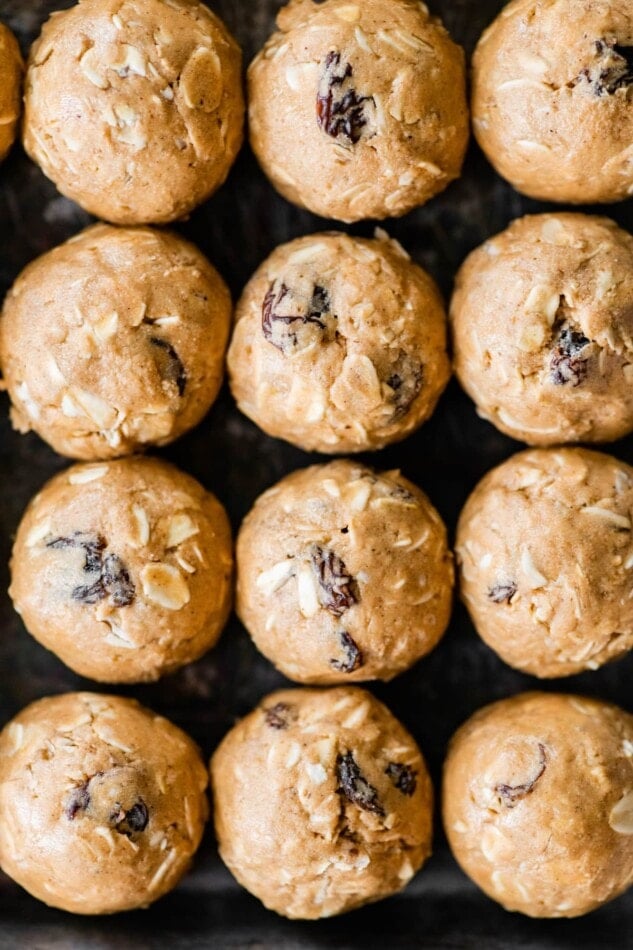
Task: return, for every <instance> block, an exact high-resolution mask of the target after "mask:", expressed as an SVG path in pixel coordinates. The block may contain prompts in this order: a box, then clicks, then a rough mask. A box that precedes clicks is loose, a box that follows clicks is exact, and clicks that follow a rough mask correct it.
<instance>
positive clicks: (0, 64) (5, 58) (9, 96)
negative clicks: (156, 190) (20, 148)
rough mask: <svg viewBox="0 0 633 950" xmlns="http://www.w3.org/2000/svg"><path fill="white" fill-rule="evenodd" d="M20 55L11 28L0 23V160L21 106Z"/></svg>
mask: <svg viewBox="0 0 633 950" xmlns="http://www.w3.org/2000/svg"><path fill="white" fill-rule="evenodd" d="M22 70H23V63H22V56H21V55H20V47H19V46H18V43H17V40H16V38H15V36H14V35H13V33H12V32H11V30H10V29H9V28H8V27H7V26H5V25H4V23H0V161H2V159H3V158H4V157H5V156H6V155H7V153H8V151H9V149H10V148H11V146H12V145H13V140H14V139H15V132H16V128H17V124H18V119H19V117H20V111H21V107H22V101H21V96H20V92H21V85H22Z"/></svg>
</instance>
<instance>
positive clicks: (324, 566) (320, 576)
mask: <svg viewBox="0 0 633 950" xmlns="http://www.w3.org/2000/svg"><path fill="white" fill-rule="evenodd" d="M310 563H311V565H312V570H313V571H314V573H315V574H316V577H317V580H318V582H319V600H320V601H321V604H322V605H323V607H325V609H326V610H329V611H330V613H332V614H334V616H335V617H340V616H341V614H343V613H344V612H345V611H346V610H348V609H349V608H350V607H351V606H353V604H356V603H358V599H359V598H358V587H357V584H356V582H355V580H354V578H353V577H352V576H351V574H349V573H348V570H347V568H346V567H345V564H344V562H343V561H342V560H341V558H340V557H339V556H338V555H337V554H335V553H334V551H332V549H331V548H326V547H322V546H321V545H319V544H313V545H312V547H311V548H310Z"/></svg>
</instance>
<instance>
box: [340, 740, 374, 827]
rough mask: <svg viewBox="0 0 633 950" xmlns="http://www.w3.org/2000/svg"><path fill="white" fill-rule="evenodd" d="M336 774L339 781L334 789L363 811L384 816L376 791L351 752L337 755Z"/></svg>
mask: <svg viewBox="0 0 633 950" xmlns="http://www.w3.org/2000/svg"><path fill="white" fill-rule="evenodd" d="M336 775H337V778H338V782H339V785H338V788H337V789H336V790H337V792H338V793H339V794H342V795H345V798H347V799H348V801H350V802H352V803H353V804H354V805H358V807H359V808H362V809H363V810H364V811H371V812H373V813H374V814H375V815H380V816H382V817H384V814H385V810H384V808H383V807H382V805H381V804H380V799H379V797H378V792H377V791H376V789H375V788H374V786H373V785H370V784H369V782H368V781H367V779H366V778H365V776H364V775H363V773H362V772H361V770H360V768H359V766H358V763H357V762H356V760H355V758H354V756H353V755H352V753H351V752H346V753H345V755H338V756H337V759H336Z"/></svg>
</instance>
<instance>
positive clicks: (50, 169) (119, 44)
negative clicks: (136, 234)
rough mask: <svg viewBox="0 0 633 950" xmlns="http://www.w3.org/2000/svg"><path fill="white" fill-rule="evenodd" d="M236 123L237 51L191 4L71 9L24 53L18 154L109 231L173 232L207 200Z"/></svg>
mask: <svg viewBox="0 0 633 950" xmlns="http://www.w3.org/2000/svg"><path fill="white" fill-rule="evenodd" d="M243 117H244V99H243V95H242V80H241V53H240V50H239V47H238V46H237V44H236V42H235V40H234V39H233V38H232V36H231V35H230V34H229V32H228V30H227V29H226V27H225V26H224V24H223V23H222V21H221V20H220V19H219V18H218V17H217V16H215V14H213V13H212V12H211V11H210V10H209V9H208V8H207V7H206V6H204V5H203V4H202V3H197V2H195V0H80V2H79V3H77V4H76V5H75V6H73V7H71V8H70V9H69V10H64V11H61V12H57V13H54V14H53V15H52V16H51V18H50V19H49V21H48V22H47V23H46V24H45V26H44V28H43V30H42V33H41V36H40V37H39V39H37V40H36V41H35V43H34V44H33V47H32V49H31V54H30V57H29V62H28V66H27V75H26V95H25V117H24V147H25V148H26V151H27V152H28V154H29V155H30V156H31V158H32V159H33V160H34V161H36V162H37V163H38V164H39V165H40V166H41V168H42V170H43V171H44V173H45V174H46V175H47V176H48V177H49V178H51V179H52V180H53V181H54V182H55V184H56V185H57V187H58V188H59V190H60V191H61V192H62V193H63V194H64V195H66V196H67V197H68V198H72V199H73V201H76V202H77V203H78V204H80V205H81V206H82V207H83V208H85V209H86V210H87V211H90V212H91V213H92V214H94V215H96V216H97V217H99V218H105V219H106V220H107V221H112V222H114V223H116V224H144V223H156V224H162V223H165V222H168V221H174V220H175V219H176V218H181V217H183V216H184V215H186V214H187V213H188V212H189V211H191V210H192V209H193V208H194V207H195V206H196V205H198V204H200V202H202V201H204V200H205V199H206V198H208V197H209V195H211V194H212V193H213V192H214V191H215V190H216V189H217V188H218V187H219V186H220V185H221V184H222V183H223V181H224V179H225V178H226V176H227V175H228V172H229V169H230V167H231V165H232V163H233V161H234V159H235V156H236V155H237V153H238V151H239V148H240V145H241V143H242V125H243Z"/></svg>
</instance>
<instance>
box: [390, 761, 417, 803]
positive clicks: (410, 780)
mask: <svg viewBox="0 0 633 950" xmlns="http://www.w3.org/2000/svg"><path fill="white" fill-rule="evenodd" d="M385 775H388V776H389V778H390V779H391V781H392V782H393V785H394V787H395V788H397V789H398V791H399V792H402V794H403V795H413V793H414V792H415V790H416V787H417V784H418V783H417V780H416V775H417V772H416V771H415V769H412V768H411V766H410V765H404V764H403V763H401V762H390V763H389V765H388V766H387V768H386V769H385Z"/></svg>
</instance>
